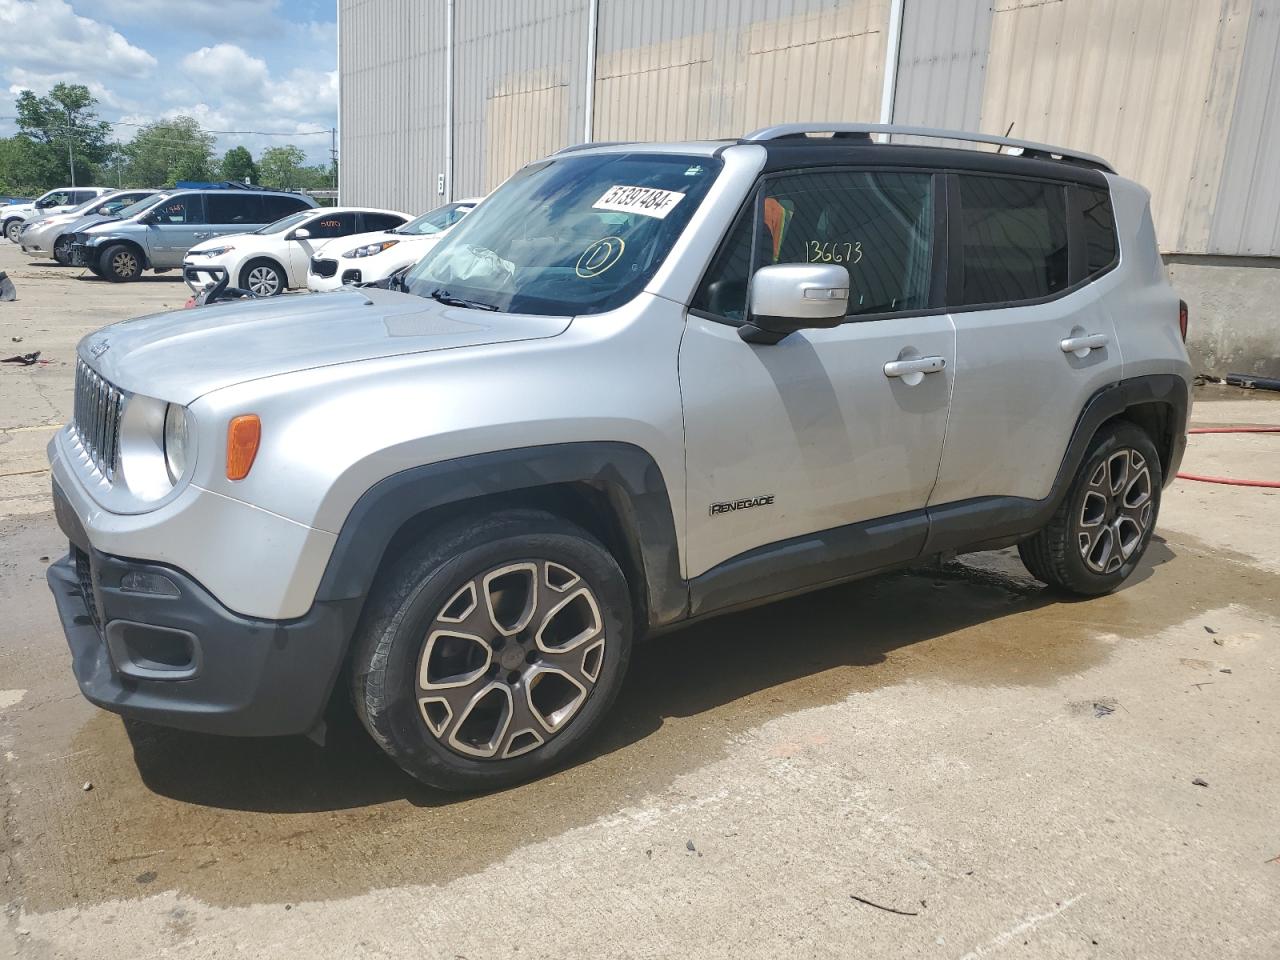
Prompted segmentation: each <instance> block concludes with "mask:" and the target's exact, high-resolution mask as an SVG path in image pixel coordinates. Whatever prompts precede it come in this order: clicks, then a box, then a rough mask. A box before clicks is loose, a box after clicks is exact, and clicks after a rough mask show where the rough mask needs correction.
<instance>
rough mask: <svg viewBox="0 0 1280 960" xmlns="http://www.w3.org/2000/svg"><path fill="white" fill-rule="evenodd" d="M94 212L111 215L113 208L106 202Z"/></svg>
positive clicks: (103, 215)
mask: <svg viewBox="0 0 1280 960" xmlns="http://www.w3.org/2000/svg"><path fill="white" fill-rule="evenodd" d="M94 213H96V214H97V215H98V216H100V217H109V216H111V208H110V207H109V206H107V205H105V204H104V205H102V206H101V207H99V208H98V209H97V210H95V211H94Z"/></svg>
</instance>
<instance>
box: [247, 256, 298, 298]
mask: <svg viewBox="0 0 1280 960" xmlns="http://www.w3.org/2000/svg"><path fill="white" fill-rule="evenodd" d="M287 283H288V281H287V279H286V277H285V275H284V271H283V270H282V269H280V266H279V265H278V264H275V263H272V262H271V261H270V260H254V261H251V262H250V263H248V264H246V265H245V267H244V269H243V270H241V271H240V287H241V288H242V289H244V290H249V291H251V292H252V293H253V295H254V296H255V297H274V296H276V295H277V294H281V293H284V289H285V286H286V285H287Z"/></svg>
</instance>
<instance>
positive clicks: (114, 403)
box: [74, 360, 124, 480]
mask: <svg viewBox="0 0 1280 960" xmlns="http://www.w3.org/2000/svg"><path fill="white" fill-rule="evenodd" d="M123 408H124V394H122V393H121V392H120V390H119V389H117V388H116V387H113V386H112V385H111V384H109V383H107V381H106V380H103V379H102V378H101V377H100V376H98V375H97V374H96V373H94V372H93V371H92V370H90V369H89V365H88V364H86V363H85V362H84V361H83V360H77V361H76V396H75V419H74V426H75V431H76V436H78V437H79V438H80V443H81V444H82V445H83V446H84V449H85V453H87V454H88V455H89V458H90V459H91V460H92V461H93V465H94V466H95V467H97V468H98V472H99V473H101V474H102V475H103V476H104V477H106V478H107V480H114V479H115V475H116V463H117V461H118V460H119V458H120V412H121V410H122V409H123Z"/></svg>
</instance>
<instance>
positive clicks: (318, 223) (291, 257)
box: [285, 211, 359, 287]
mask: <svg viewBox="0 0 1280 960" xmlns="http://www.w3.org/2000/svg"><path fill="white" fill-rule="evenodd" d="M299 227H301V228H302V229H304V230H306V231H307V233H308V236H306V237H294V236H293V234H294V232H295V230H296V228H295V230H291V231H289V236H291V237H293V239H291V240H289V241H287V245H288V263H286V264H285V268H286V269H287V270H288V271H289V286H291V287H305V286H306V285H307V268H308V267H309V266H310V265H311V256H312V254H314V253H315V252H316V249H317V248H319V247H321V246H323V245H324V244H326V243H328V242H329V241H330V240H334V239H337V238H338V237H349V236H351V235H353V234H354V233H355V232H356V214H355V213H354V212H352V211H343V212H342V213H320V214H319V215H317V216H315V217H312V218H311V219H310V220H304V221H303V222H302V223H301V224H299ZM341 252H342V253H345V252H346V250H343V251H341ZM354 262H355V263H356V264H357V265H358V263H359V261H354Z"/></svg>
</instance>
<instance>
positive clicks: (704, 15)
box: [595, 0, 888, 140]
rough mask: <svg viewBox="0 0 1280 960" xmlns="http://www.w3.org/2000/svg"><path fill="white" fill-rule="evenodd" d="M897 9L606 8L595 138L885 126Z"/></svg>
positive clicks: (719, 3) (812, 1)
mask: <svg viewBox="0 0 1280 960" xmlns="http://www.w3.org/2000/svg"><path fill="white" fill-rule="evenodd" d="M887 20H888V3H887V0H840V2H832V0H787V2H780V0H773V2H764V0H754V2H735V0H709V2H704V3H687V2H686V3H680V2H671V0H667V2H662V3H636V2H634V0H601V2H600V30H599V37H598V40H597V46H596V50H597V57H598V60H597V63H596V110H595V124H596V137H597V138H598V139H602V140H618V139H639V140H652V139H664V140H679V139H688V138H695V137H698V138H707V137H710V138H715V137H737V136H741V135H742V134H744V133H746V132H748V131H750V130H753V129H755V128H757V127H762V126H767V125H769V124H772V123H784V122H787V121H794V120H817V119H822V120H875V119H876V117H877V116H878V113H879V103H880V92H881V89H882V83H883V68H884V51H885V34H884V31H885V27H886V23H887Z"/></svg>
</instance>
